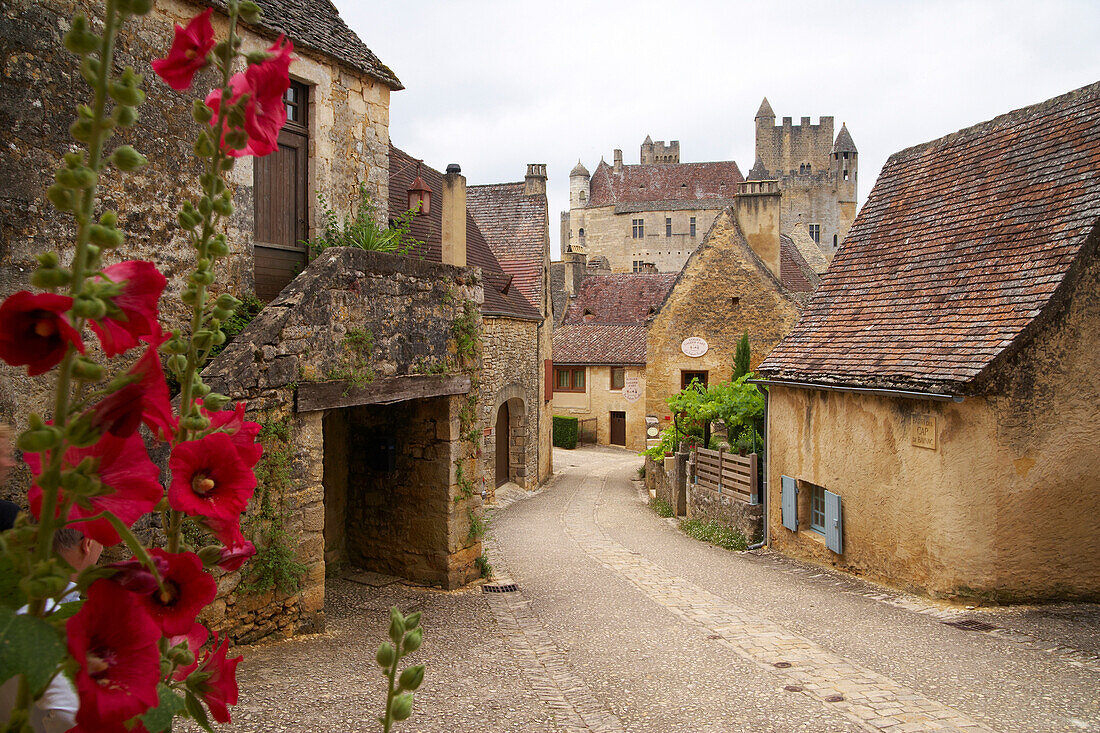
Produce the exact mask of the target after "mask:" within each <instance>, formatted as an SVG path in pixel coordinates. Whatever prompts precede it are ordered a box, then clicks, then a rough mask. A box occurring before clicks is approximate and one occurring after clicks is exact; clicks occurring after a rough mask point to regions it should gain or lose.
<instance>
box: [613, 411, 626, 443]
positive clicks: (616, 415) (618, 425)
mask: <svg viewBox="0 0 1100 733" xmlns="http://www.w3.org/2000/svg"><path fill="white" fill-rule="evenodd" d="M611 445H621V446H624V447H625V446H626V413H625V412H615V411H612V413H611Z"/></svg>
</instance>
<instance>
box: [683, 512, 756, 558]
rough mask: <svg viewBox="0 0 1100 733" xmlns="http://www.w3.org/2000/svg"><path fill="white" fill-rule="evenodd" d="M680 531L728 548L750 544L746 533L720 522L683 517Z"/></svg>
mask: <svg viewBox="0 0 1100 733" xmlns="http://www.w3.org/2000/svg"><path fill="white" fill-rule="evenodd" d="M680 531H682V532H683V533H684V534H686V535H687V536H688V537H693V538H695V539H697V540H701V541H702V542H709V543H711V544H712V545H718V546H719V547H724V548H726V549H727V550H744V549H746V548H748V546H749V542H748V540H746V539H745V535H743V534H741V533H740V532H738V531H737V530H736V529H732V528H731V527H727V526H726V525H724V524H719V523H718V522H702V521H700V520H698V519H683V520H681V521H680Z"/></svg>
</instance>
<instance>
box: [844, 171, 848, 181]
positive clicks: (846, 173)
mask: <svg viewBox="0 0 1100 733" xmlns="http://www.w3.org/2000/svg"><path fill="white" fill-rule="evenodd" d="M844 180H845V181H847V180H848V171H844Z"/></svg>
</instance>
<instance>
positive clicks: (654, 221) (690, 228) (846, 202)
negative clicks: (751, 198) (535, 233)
mask: <svg viewBox="0 0 1100 733" xmlns="http://www.w3.org/2000/svg"><path fill="white" fill-rule="evenodd" d="M763 181H767V182H774V185H772V184H769V188H775V187H777V188H778V190H779V192H780V203H779V229H780V231H781V232H782V234H784V235H786V236H788V237H790V238H791V239H792V240H793V241H794V243H795V244H796V245H797V246H798V248H799V250H800V251H802V253H803V255H804V257H805V259H806V261H807V262H808V263H809V264H810V265H811V266H812V267H813V268H814V270H816V271H818V272H823V271H824V270H825V268H826V267H827V266H828V262H829V260H831V259H832V256H833V253H834V252H835V251H836V249H837V247H839V246H840V243H841V242H843V241H844V237H845V235H846V234H847V233H848V229H849V227H851V225H852V221H853V220H854V219H855V214H856V192H857V183H858V153H857V151H856V146H855V143H854V142H853V140H852V136H851V134H849V132H848V128H847V127H846V126H844V125H841V128H840V132H839V134H837V135H836V137H835V139H834V137H833V118H832V117H821V118H819V120H818V124H816V125H814V124H811V123H810V118H809V117H803V118H802V120H801V123H800V124H798V125H795V124H793V123H792V118H790V117H784V118H783V122H782V124H780V125H776V124H775V113H774V112H773V111H772V108H771V105H770V104H769V103H768V100H767V99H766V98H765V99H764V101H763V102H762V103H761V104H760V109H759V111H757V113H756V161H755V163H754V165H753V167H752V169H751V170H750V171H749V175H748V177H747V178H746V177H744V176H742V175H741V170H740V169H739V168H738V166H737V163H736V162H734V161H715V162H706V163H681V162H680V141H678V140H673V141H671V142H670V143H668V144H665V142H664V141H663V140H658V141H656V142H654V141H653V140H652V138H650V137H649V136H646V139H645V141H644V142H642V144H641V148H640V151H639V163H638V164H637V165H624V163H623V154H622V150H615V153H614V157H613V163H612V164H611V165H608V164H607V162H606V161H604V160H602V159H601V160H600V164H599V165H598V166H597V167H596V170H595V171H594V172H593V173H591V174H589V172H588V169H587V168H585V166H584V164H583V163H581V162H580V161H579V160H578V161H577V165H576V166H575V167H574V168H573V170H572V171H571V172H570V174H569V211H568V212H562V226H561V250H562V253H563V255H564V254H566V253H578V254H585V255H586V256H587V261H588V264H589V266H591V267H594V268H596V269H598V270H609V271H611V272H679V271H680V270H681V269H682V268H683V266H684V264H685V263H686V262H687V259H688V257H690V256H691V254H692V253H693V252H694V251H695V250H696V248H697V247H698V245H699V243H700V242H701V241H702V240H703V237H704V235H705V234H706V232H707V230H708V229H709V228H710V226H711V224H713V223H714V220H715V218H716V217H717V216H718V214H719V213H720V212H722V211H723V210H726V209H729V208H731V207H733V206H734V204H735V202H736V200H737V197H738V196H739V195H752V193H753V191H754V190H755V188H754V187H753V186H749V185H747V182H763ZM758 187H759V186H757V188H758Z"/></svg>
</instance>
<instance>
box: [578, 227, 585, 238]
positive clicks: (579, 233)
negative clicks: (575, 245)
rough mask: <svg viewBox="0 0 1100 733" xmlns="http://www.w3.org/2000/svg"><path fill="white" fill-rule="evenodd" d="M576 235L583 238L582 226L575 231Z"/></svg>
mask: <svg viewBox="0 0 1100 733" xmlns="http://www.w3.org/2000/svg"><path fill="white" fill-rule="evenodd" d="M577 236H579V237H580V238H581V239H584V227H581V228H580V230H578V231H577Z"/></svg>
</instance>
